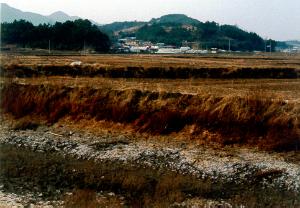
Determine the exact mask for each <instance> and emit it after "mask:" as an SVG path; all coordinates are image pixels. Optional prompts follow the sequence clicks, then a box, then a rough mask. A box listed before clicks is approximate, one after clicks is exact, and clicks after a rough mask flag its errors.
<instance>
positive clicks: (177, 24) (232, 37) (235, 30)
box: [101, 14, 276, 51]
mask: <svg viewBox="0 0 300 208" xmlns="http://www.w3.org/2000/svg"><path fill="white" fill-rule="evenodd" d="M101 28H102V29H104V30H105V31H106V32H107V33H108V34H109V35H110V36H111V37H112V38H124V37H128V36H129V37H130V36H135V37H136V38H137V39H139V40H144V41H151V42H153V43H161V42H162V43H166V44H170V45H175V46H180V45H181V44H182V42H183V41H188V42H198V43H199V45H200V46H201V47H202V48H213V47H214V48H220V49H226V50H227V49H228V48H229V41H230V49H231V50H235V51H255V50H259V51H263V50H265V47H266V42H265V40H263V39H262V38H261V37H260V36H259V35H258V34H256V33H254V32H247V31H244V30H242V29H240V28H239V27H238V26H234V25H220V24H218V23H216V22H201V21H199V20H196V19H193V18H190V17H188V16H186V15H183V14H169V15H165V16H162V17H160V18H156V19H155V18H153V19H151V20H150V21H149V22H136V21H135V22H123V23H122V22H117V23H112V24H109V25H104V26H102V27H101ZM268 42H270V40H269V41H268ZM271 45H272V50H274V48H275V46H276V44H275V41H272V44H271Z"/></svg>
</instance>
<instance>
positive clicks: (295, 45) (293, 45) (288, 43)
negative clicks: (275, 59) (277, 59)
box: [285, 40, 300, 48]
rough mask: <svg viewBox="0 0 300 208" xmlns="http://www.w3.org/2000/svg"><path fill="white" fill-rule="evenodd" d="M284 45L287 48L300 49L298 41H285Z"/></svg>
mask: <svg viewBox="0 0 300 208" xmlns="http://www.w3.org/2000/svg"><path fill="white" fill-rule="evenodd" d="M285 43H286V44H287V45H289V46H292V47H299V48H300V41H299V40H289V41H285Z"/></svg>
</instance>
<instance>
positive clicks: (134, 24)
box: [100, 14, 200, 34]
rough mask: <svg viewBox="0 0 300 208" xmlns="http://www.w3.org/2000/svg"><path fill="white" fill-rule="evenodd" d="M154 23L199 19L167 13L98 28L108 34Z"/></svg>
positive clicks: (133, 29) (189, 21)
mask: <svg viewBox="0 0 300 208" xmlns="http://www.w3.org/2000/svg"><path fill="white" fill-rule="evenodd" d="M156 23H175V24H197V23H200V21H199V20H196V19H193V18H191V17H188V16H186V15H184V14H168V15H164V16H161V17H160V18H152V19H151V20H150V21H149V22H142V21H125V22H113V23H111V24H106V25H102V26H101V27H100V28H101V29H102V30H103V31H105V32H107V33H109V34H119V33H120V32H121V34H122V32H125V33H127V32H128V31H136V30H138V29H139V28H141V27H142V26H144V25H147V24H156Z"/></svg>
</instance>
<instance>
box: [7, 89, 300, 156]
mask: <svg viewBox="0 0 300 208" xmlns="http://www.w3.org/2000/svg"><path fill="white" fill-rule="evenodd" d="M2 98H3V99H2V102H1V107H2V109H3V110H4V112H7V113H10V114H11V115H13V116H14V117H15V118H22V117H24V116H28V115H31V116H36V117H40V118H43V119H44V120H46V121H48V123H49V124H53V123H55V122H57V121H58V120H59V119H61V118H64V117H66V116H68V117H71V118H72V119H73V120H75V121H76V120H80V119H96V120H98V121H102V120H106V121H112V122H116V123H124V124H128V125H131V126H132V128H133V129H134V130H135V131H136V132H146V133H149V134H152V135H164V134H170V133H176V132H180V131H183V130H184V129H185V127H186V126H190V125H194V129H193V131H191V132H190V133H189V136H190V137H192V138H195V139H197V135H202V132H204V131H207V130H208V131H211V132H216V133H217V135H221V136H218V137H217V138H212V141H213V142H218V143H220V144H251V145H255V146H261V147H262V148H264V149H278V150H290V149H297V148H298V145H299V142H300V141H299V138H300V137H299V116H300V109H299V103H297V102H287V101H286V100H283V99H281V98H276V97H273V96H272V97H271V96H270V95H268V94H264V93H261V92H252V93H248V94H246V95H245V94H244V95H240V96H236V95H234V96H233V95H223V96H220V95H212V94H197V95H190V94H181V93H171V92H150V91H141V90H137V89H129V90H112V89H106V88H104V89H101V88H100V89H95V88H91V87H76V88H73V87H67V86H57V85H54V86H53V85H22V84H15V83H12V84H8V85H4V87H3V89H2ZM212 141H210V142H212Z"/></svg>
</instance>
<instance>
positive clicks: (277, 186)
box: [0, 54, 300, 207]
mask: <svg viewBox="0 0 300 208" xmlns="http://www.w3.org/2000/svg"><path fill="white" fill-rule="evenodd" d="M0 60H1V73H0V83H1V84H0V95H1V100H0V101H1V102H0V110H1V115H2V116H1V121H2V122H3V126H2V125H1V131H0V142H2V143H1V145H0V162H1V164H2V168H1V169H0V181H1V180H3V184H4V185H3V187H4V189H5V190H6V191H7V192H9V193H10V192H11V193H18V194H24V193H26V190H27V191H28V190H29V191H32V190H34V193H35V194H36V195H37V196H40V192H41V193H42V198H43V197H44V198H43V200H46V201H49V200H50V201H51V200H53V199H54V201H55V200H62V201H63V203H64V206H65V207H107V206H108V207H109V206H112V207H170V206H171V205H172V206H173V207H193V206H194V207H230V206H231V205H230V204H232V206H233V207H242V206H245V207H274V206H278V207H281V206H282V207H293V206H294V207H297V206H299V202H300V198H299V192H300V190H299V189H297V187H298V184H299V178H300V172H299V171H298V170H299V168H298V167H299V165H300V163H299V158H300V157H299V147H300V122H299V121H300V80H299V76H300V56H285V55H282V54H274V55H272V56H270V55H255V56H253V55H239V56H237V55H232V54H230V55H218V56H187V55H177V56H174V55H173V56H171V55H164V56H158V55H152V56H151V55H88V56H33V55H27V56H21V55H8V54H2V55H1V56H0ZM74 61H81V64H80V65H75V66H71V65H70V64H71V63H72V62H74ZM98 158H102V159H98ZM103 158H104V159H103ZM20 184H21V185H20ZM268 184H271V185H270V186H269V185H268ZM286 184H287V186H286ZM286 187H288V188H286ZM291 187H296V188H295V189H293V190H292V189H291ZM298 188H299V187H298ZM24 190H25V192H24ZM0 191H1V190H0ZM102 191H104V192H102ZM110 192H112V194H111V193H110ZM30 193H31V192H30ZM114 193H116V195H115V194H114ZM47 197H48V198H47ZM51 197H52V198H51ZM40 198H41V197H40ZM211 200H213V201H214V202H213V203H212V202H211ZM219 202H220V203H219ZM227 202H228V203H229V205H228V204H227V205H228V206H227V205H226V203H227ZM182 203H183V205H182ZM184 203H185V205H184ZM188 203H191V204H192V205H191V206H189V205H188ZM208 204H210V205H208ZM177 205H178V206H177ZM181 205H182V206H181Z"/></svg>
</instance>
